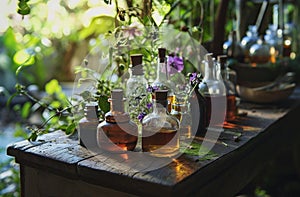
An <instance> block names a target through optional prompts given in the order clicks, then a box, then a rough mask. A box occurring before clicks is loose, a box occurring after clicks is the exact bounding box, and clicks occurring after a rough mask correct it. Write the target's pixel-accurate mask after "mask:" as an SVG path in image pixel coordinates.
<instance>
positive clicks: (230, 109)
mask: <svg viewBox="0 0 300 197" xmlns="http://www.w3.org/2000/svg"><path fill="white" fill-rule="evenodd" d="M217 58H218V64H219V68H220V69H221V75H222V80H223V83H224V85H225V88H226V99H227V105H226V118H225V120H226V121H232V120H234V119H235V117H236V115H237V105H236V89H235V83H233V82H232V81H231V80H230V74H231V75H236V73H235V71H233V70H231V69H230V68H229V67H228V64H227V56H226V55H219V56H218V57H217ZM232 78H233V77H232Z"/></svg>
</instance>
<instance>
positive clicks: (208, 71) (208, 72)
mask: <svg viewBox="0 0 300 197" xmlns="http://www.w3.org/2000/svg"><path fill="white" fill-rule="evenodd" d="M204 69H205V70H204V72H205V75H204V78H203V80H204V81H208V80H214V79H215V76H216V75H215V73H216V68H215V66H214V65H210V64H209V63H207V62H206V63H205V68H204Z"/></svg>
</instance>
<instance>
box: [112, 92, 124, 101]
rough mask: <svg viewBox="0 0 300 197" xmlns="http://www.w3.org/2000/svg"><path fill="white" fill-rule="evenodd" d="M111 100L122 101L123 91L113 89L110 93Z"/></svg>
mask: <svg viewBox="0 0 300 197" xmlns="http://www.w3.org/2000/svg"><path fill="white" fill-rule="evenodd" d="M111 99H112V100H119V101H122V100H123V90H122V89H114V90H112V91H111Z"/></svg>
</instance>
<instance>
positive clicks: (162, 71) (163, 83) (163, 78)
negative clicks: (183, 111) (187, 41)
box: [151, 48, 175, 112]
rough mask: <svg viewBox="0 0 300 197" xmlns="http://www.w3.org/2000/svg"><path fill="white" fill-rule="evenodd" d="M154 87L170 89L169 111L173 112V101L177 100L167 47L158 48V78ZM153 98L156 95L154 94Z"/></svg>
mask: <svg viewBox="0 0 300 197" xmlns="http://www.w3.org/2000/svg"><path fill="white" fill-rule="evenodd" d="M151 85H152V87H157V88H158V89H160V90H168V112H171V109H172V103H174V102H175V95H174V92H173V91H174V85H173V84H172V83H171V81H170V77H169V74H168V68H167V57H166V49H165V48H158V58H157V68H156V79H155V81H154V82H153V83H152V84H151ZM153 99H155V98H154V96H153Z"/></svg>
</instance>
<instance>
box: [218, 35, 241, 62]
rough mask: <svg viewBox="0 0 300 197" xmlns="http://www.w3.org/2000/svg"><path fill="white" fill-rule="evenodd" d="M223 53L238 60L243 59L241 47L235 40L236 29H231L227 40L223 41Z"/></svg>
mask: <svg viewBox="0 0 300 197" xmlns="http://www.w3.org/2000/svg"><path fill="white" fill-rule="evenodd" d="M223 53H224V54H226V55H227V56H228V57H229V58H234V59H236V60H238V61H239V62H243V61H244V52H243V48H242V46H241V45H240V43H239V42H238V41H237V37H236V31H232V32H231V33H230V34H229V36H228V40H227V41H225V42H224V44H223Z"/></svg>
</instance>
